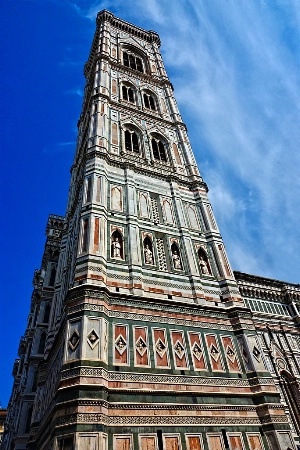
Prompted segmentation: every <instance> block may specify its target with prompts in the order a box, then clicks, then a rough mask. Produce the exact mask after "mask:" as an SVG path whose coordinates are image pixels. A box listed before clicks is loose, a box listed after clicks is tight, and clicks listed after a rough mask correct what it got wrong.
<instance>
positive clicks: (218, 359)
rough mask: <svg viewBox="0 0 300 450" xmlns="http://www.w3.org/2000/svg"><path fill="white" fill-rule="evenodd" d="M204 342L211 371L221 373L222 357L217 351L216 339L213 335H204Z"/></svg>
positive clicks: (218, 350)
mask: <svg viewBox="0 0 300 450" xmlns="http://www.w3.org/2000/svg"><path fill="white" fill-rule="evenodd" d="M205 340H206V345H207V349H208V354H209V359H210V364H211V367H212V370H213V371H214V370H216V371H223V370H224V368H223V364H222V355H221V351H220V349H219V344H218V341H217V337H216V336H215V335H213V334H207V335H205Z"/></svg>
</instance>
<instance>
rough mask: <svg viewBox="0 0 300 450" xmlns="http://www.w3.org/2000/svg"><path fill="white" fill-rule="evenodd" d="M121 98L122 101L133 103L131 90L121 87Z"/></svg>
mask: <svg viewBox="0 0 300 450" xmlns="http://www.w3.org/2000/svg"><path fill="white" fill-rule="evenodd" d="M122 98H123V100H127V101H128V102H131V103H134V97H133V90H132V89H131V88H130V87H127V86H122Z"/></svg>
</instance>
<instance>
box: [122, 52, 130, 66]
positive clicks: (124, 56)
mask: <svg viewBox="0 0 300 450" xmlns="http://www.w3.org/2000/svg"><path fill="white" fill-rule="evenodd" d="M123 63H124V66H127V67H129V58H128V53H126V52H124V53H123Z"/></svg>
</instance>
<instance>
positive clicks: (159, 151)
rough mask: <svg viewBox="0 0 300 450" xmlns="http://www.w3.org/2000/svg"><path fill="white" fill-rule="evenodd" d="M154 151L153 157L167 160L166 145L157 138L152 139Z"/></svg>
mask: <svg viewBox="0 0 300 450" xmlns="http://www.w3.org/2000/svg"><path fill="white" fill-rule="evenodd" d="M151 143H152V152H153V157H154V158H155V159H158V160H160V161H167V157H166V151H165V146H164V144H163V143H162V142H161V141H157V140H156V139H152V141H151Z"/></svg>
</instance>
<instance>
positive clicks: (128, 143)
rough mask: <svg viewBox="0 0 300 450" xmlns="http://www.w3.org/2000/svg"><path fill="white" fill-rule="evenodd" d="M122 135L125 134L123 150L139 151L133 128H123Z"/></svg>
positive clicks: (137, 139)
mask: <svg viewBox="0 0 300 450" xmlns="http://www.w3.org/2000/svg"><path fill="white" fill-rule="evenodd" d="M124 136H125V150H127V151H131V152H135V153H139V152H140V144H139V138H138V135H137V133H136V132H135V131H133V130H125V133H124Z"/></svg>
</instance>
